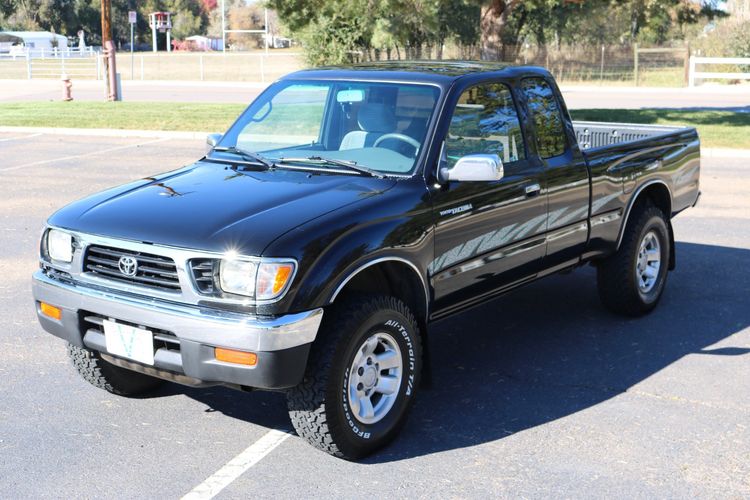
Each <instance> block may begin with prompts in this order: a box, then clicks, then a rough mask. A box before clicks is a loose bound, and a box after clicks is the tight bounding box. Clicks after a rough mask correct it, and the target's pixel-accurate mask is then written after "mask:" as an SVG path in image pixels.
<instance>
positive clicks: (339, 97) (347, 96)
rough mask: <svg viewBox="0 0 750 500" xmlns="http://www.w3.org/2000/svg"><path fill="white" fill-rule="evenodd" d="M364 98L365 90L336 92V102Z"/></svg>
mask: <svg viewBox="0 0 750 500" xmlns="http://www.w3.org/2000/svg"><path fill="white" fill-rule="evenodd" d="M364 100H365V91H364V90H362V89H349V90H339V91H338V92H337V93H336V101H337V102H362V101H364Z"/></svg>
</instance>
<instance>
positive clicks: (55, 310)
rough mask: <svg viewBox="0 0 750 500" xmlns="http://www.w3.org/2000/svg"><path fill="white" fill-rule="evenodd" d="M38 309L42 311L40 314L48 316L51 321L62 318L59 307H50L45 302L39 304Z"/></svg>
mask: <svg viewBox="0 0 750 500" xmlns="http://www.w3.org/2000/svg"><path fill="white" fill-rule="evenodd" d="M39 309H40V310H41V311H42V314H44V315H45V316H49V317H50V318H52V319H56V320H59V319H60V318H62V309H60V308H59V307H55V306H51V305H49V304H47V303H46V302H40V303H39Z"/></svg>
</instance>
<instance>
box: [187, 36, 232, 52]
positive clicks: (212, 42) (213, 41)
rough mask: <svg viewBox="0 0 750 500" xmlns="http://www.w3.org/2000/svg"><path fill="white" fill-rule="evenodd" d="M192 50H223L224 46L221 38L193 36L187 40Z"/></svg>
mask: <svg viewBox="0 0 750 500" xmlns="http://www.w3.org/2000/svg"><path fill="white" fill-rule="evenodd" d="M185 41H186V42H188V43H189V44H190V45H191V46H192V47H191V48H192V50H223V49H224V45H223V41H222V39H221V38H217V37H213V36H203V35H193V36H189V37H187V38H185Z"/></svg>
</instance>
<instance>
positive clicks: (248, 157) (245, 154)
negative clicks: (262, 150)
mask: <svg viewBox="0 0 750 500" xmlns="http://www.w3.org/2000/svg"><path fill="white" fill-rule="evenodd" d="M213 151H221V152H226V153H232V154H236V155H238V156H241V157H242V158H243V159H244V160H245V161H252V162H255V163H260V164H261V165H263V166H264V167H266V169H271V168H274V167H275V166H276V164H275V163H274V162H273V161H271V160H269V159H268V158H266V157H265V156H263V155H261V154H259V153H254V152H252V151H247V150H245V149H242V148H238V147H236V146H230V147H218V148H214V149H213Z"/></svg>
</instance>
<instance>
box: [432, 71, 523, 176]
mask: <svg viewBox="0 0 750 500" xmlns="http://www.w3.org/2000/svg"><path fill="white" fill-rule="evenodd" d="M478 153H483V154H496V155H498V156H499V157H500V159H501V160H502V161H503V163H511V162H514V161H519V160H523V159H525V158H526V149H525V147H524V143H523V135H522V134H521V125H520V123H519V120H518V113H517V111H516V107H515V106H514V104H513V96H512V95H511V93H510V89H508V87H507V86H505V85H503V84H501V83H490V84H482V85H476V86H474V87H471V88H469V89H467V90H465V91H464V92H463V94H461V97H460V98H459V99H458V103H456V108H455V110H454V111H453V117H452V118H451V124H450V128H449V129H448V137H446V139H445V156H446V158H447V161H448V168H451V167H453V165H455V163H456V161H458V159H459V158H461V157H462V156H465V155H469V154H478Z"/></svg>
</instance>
